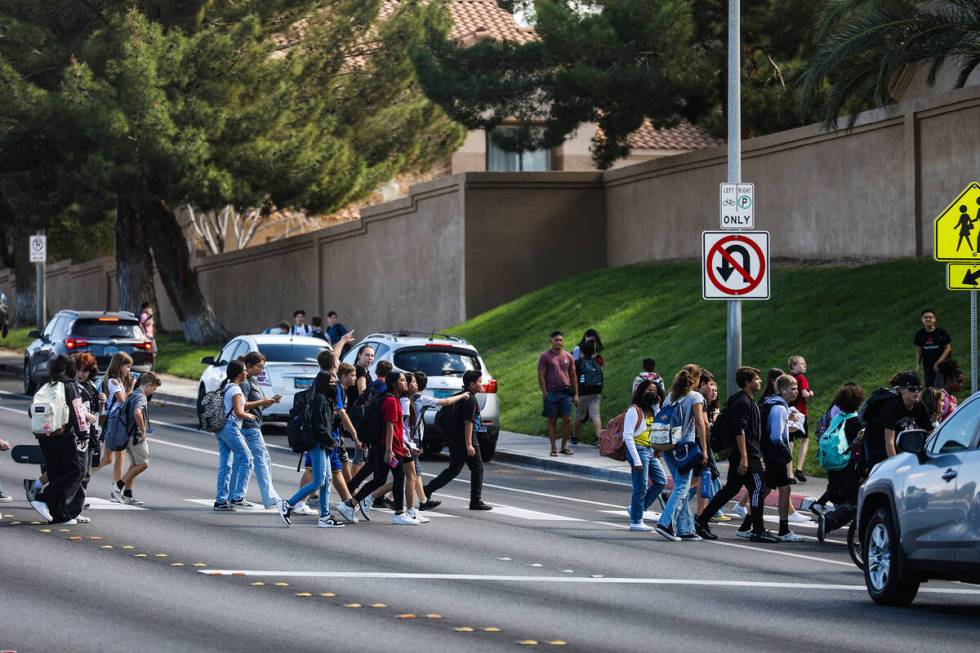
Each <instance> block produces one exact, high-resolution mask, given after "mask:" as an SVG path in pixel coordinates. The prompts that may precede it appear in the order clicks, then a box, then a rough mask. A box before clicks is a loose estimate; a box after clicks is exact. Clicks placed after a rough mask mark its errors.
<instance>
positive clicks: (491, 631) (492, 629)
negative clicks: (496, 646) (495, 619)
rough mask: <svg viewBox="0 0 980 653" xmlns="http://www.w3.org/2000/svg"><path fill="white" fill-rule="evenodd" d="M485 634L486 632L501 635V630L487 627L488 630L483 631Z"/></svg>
mask: <svg viewBox="0 0 980 653" xmlns="http://www.w3.org/2000/svg"><path fill="white" fill-rule="evenodd" d="M483 632H485V633H499V632H500V629H499V628H497V627H496V626H487V627H486V628H484V629H483Z"/></svg>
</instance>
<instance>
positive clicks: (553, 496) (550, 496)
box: [422, 473, 622, 508]
mask: <svg viewBox="0 0 980 653" xmlns="http://www.w3.org/2000/svg"><path fill="white" fill-rule="evenodd" d="M422 476H428V477H429V478H435V477H436V476H437V474H428V473H423V474H422ZM580 480H586V481H591V480H592V479H580ZM453 482H459V483H465V484H467V485H469V484H470V480H469V479H468V478H458V477H457V478H454V479H453ZM483 487H492V488H493V489H495V490H506V491H507V492H516V493H518V494H531V495H533V496H536V497H545V498H547V499H560V500H562V501H571V502H572V503H585V504H588V505H591V506H602V507H603V508H622V506H620V505H617V504H615V503H605V502H602V501H589V500H587V499H577V498H575V497H569V496H564V495H561V494H548V493H547V492H535V491H533V490H522V489H520V488H515V487H507V486H504V485H494V484H493V483H484V484H483ZM439 495H440V496H448V495H443V494H442V492H440V493H439Z"/></svg>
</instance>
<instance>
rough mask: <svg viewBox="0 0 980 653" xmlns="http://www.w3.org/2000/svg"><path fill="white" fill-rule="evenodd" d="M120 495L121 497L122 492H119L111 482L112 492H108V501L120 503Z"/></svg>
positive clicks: (114, 483)
mask: <svg viewBox="0 0 980 653" xmlns="http://www.w3.org/2000/svg"><path fill="white" fill-rule="evenodd" d="M122 495H123V493H122V490H120V489H119V486H118V485H116V482H115V481H113V482H112V491H111V492H109V501H111V502H113V503H122Z"/></svg>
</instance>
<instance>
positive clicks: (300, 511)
mask: <svg viewBox="0 0 980 653" xmlns="http://www.w3.org/2000/svg"><path fill="white" fill-rule="evenodd" d="M293 514H294V515H307V516H309V517H316V516H318V515H319V514H320V511H319V510H314V509H313V508H311V507H310V506H309V504H308V503H306V502H305V501H300V502H299V505H297V506H294V507H293Z"/></svg>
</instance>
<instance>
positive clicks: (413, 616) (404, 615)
mask: <svg viewBox="0 0 980 653" xmlns="http://www.w3.org/2000/svg"><path fill="white" fill-rule="evenodd" d="M398 618H399V619H414V618H415V615H414V614H400V615H398Z"/></svg>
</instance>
